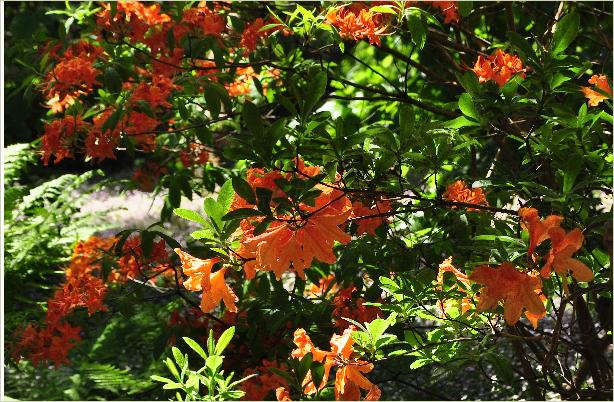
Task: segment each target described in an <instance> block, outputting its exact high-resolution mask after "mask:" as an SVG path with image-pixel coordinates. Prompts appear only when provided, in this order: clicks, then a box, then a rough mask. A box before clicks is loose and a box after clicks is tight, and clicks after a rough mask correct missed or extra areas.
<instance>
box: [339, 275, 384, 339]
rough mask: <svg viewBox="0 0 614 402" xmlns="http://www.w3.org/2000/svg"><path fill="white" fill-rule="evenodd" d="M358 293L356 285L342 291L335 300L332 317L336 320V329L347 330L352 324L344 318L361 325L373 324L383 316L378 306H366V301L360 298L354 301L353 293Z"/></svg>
mask: <svg viewBox="0 0 614 402" xmlns="http://www.w3.org/2000/svg"><path fill="white" fill-rule="evenodd" d="M355 291H356V287H355V286H354V285H352V286H350V287H347V288H345V289H342V290H341V291H339V293H338V294H337V296H335V298H334V299H333V306H335V308H334V309H333V312H332V316H333V318H334V320H335V327H336V328H338V329H341V330H343V329H346V328H348V326H349V325H350V323H349V322H348V321H346V320H344V319H343V318H349V319H352V320H354V321H358V322H360V323H364V322H371V321H373V320H375V319H376V318H378V317H379V316H380V315H382V310H380V308H379V307H377V306H366V305H364V303H365V299H363V298H362V297H358V298H356V299H354V298H353V297H352V293H354V292H355Z"/></svg>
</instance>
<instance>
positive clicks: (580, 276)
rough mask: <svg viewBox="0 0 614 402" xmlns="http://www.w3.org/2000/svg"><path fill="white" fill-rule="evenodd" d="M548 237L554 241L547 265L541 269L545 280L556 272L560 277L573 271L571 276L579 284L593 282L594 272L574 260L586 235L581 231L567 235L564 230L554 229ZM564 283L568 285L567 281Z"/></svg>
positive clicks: (576, 230) (547, 258)
mask: <svg viewBox="0 0 614 402" xmlns="http://www.w3.org/2000/svg"><path fill="white" fill-rule="evenodd" d="M548 236H550V240H551V241H552V247H551V249H550V251H549V252H548V255H547V256H546V264H545V265H544V266H543V267H542V269H541V275H542V276H543V277H544V278H547V277H549V276H550V273H551V272H552V270H554V272H556V273H557V274H559V275H566V274H567V273H568V272H570V271H571V275H572V276H573V277H574V278H575V280H577V281H578V282H589V281H591V280H593V271H591V269H590V268H589V267H587V266H586V265H585V264H584V263H583V262H581V261H579V260H577V259H575V258H572V255H573V254H574V253H576V252H577V251H578V250H580V248H581V247H582V243H583V242H584V235H583V234H582V231H581V230H580V229H573V230H572V231H570V232H567V233H565V230H564V229H562V228H560V227H553V228H551V229H550V230H549V231H548ZM563 283H564V284H565V285H566V284H567V281H564V282H563Z"/></svg>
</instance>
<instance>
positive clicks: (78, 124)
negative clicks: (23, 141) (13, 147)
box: [41, 115, 90, 166]
mask: <svg viewBox="0 0 614 402" xmlns="http://www.w3.org/2000/svg"><path fill="white" fill-rule="evenodd" d="M89 127H90V124H89V123H87V122H84V121H83V120H81V116H80V115H78V116H76V117H73V116H70V115H68V116H64V117H63V118H60V119H57V120H54V121H52V122H51V123H48V124H45V133H44V134H43V136H42V138H41V151H42V159H43V164H44V165H45V166H47V165H48V164H49V159H51V156H52V155H53V156H55V160H54V163H59V162H60V161H61V160H62V159H64V158H73V157H74V155H73V151H72V147H73V144H74V143H76V142H77V139H78V134H79V133H83V132H85V131H87V130H88V129H89Z"/></svg>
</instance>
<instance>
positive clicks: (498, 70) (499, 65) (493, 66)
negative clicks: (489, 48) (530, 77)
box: [473, 49, 526, 87]
mask: <svg viewBox="0 0 614 402" xmlns="http://www.w3.org/2000/svg"><path fill="white" fill-rule="evenodd" d="M473 72H474V73H475V74H476V75H477V76H478V78H479V80H480V82H486V81H491V80H492V81H495V82H496V83H497V85H499V87H502V86H503V85H505V83H506V82H508V81H509V80H510V78H512V76H513V75H515V74H517V73H519V74H520V76H521V77H522V78H525V76H526V74H525V72H526V69H525V68H523V66H522V60H520V59H519V58H518V56H512V55H511V54H508V53H505V52H504V51H503V50H501V49H497V51H496V53H495V54H494V55H492V56H488V57H487V58H484V57H482V56H478V59H477V61H476V62H475V66H473Z"/></svg>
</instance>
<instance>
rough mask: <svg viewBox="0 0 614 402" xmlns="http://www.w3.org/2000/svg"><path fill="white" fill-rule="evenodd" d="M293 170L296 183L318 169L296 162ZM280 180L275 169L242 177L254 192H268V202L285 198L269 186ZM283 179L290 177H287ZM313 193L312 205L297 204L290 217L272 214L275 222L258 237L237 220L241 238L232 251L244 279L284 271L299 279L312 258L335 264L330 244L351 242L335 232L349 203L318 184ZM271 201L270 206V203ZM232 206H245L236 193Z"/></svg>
mask: <svg viewBox="0 0 614 402" xmlns="http://www.w3.org/2000/svg"><path fill="white" fill-rule="evenodd" d="M296 169H297V173H298V174H297V175H295V176H296V177H297V178H301V179H305V178H309V177H314V176H316V175H317V174H319V173H320V168H319V167H317V166H312V167H307V166H305V164H304V162H303V161H302V160H298V161H297V162H296ZM282 177H283V176H282V175H281V174H280V173H279V172H275V171H274V172H269V173H264V174H263V175H262V176H261V175H260V174H259V172H257V171H252V172H250V173H248V183H249V184H250V185H251V186H252V187H253V188H254V189H255V188H257V187H264V188H266V189H268V190H270V191H271V192H272V194H273V195H272V197H271V198H272V200H275V199H276V198H284V197H286V196H285V194H284V193H283V191H282V190H281V189H280V188H279V187H277V185H276V183H275V180H276V179H281V178H282ZM286 177H287V178H291V177H292V176H291V175H290V174H288V175H287V176H286ZM250 180H251V182H250ZM315 189H317V190H319V191H320V192H321V193H320V195H319V196H317V197H316V198H315V200H314V202H313V204H312V205H308V204H306V203H304V202H301V203H300V205H299V208H298V209H296V210H293V211H291V213H290V214H287V213H284V214H282V215H279V216H277V220H276V221H275V222H273V223H271V224H270V225H269V227H268V228H267V230H266V231H265V232H264V233H262V234H259V235H254V233H253V228H254V226H253V225H252V224H251V222H250V220H249V219H247V220H244V221H243V223H242V229H243V238H242V240H241V246H240V247H239V248H238V249H237V250H236V252H237V254H238V255H240V256H241V258H242V259H243V260H244V261H245V263H244V265H243V267H244V270H245V275H246V277H247V278H248V279H250V278H253V277H254V275H255V274H256V271H273V272H274V273H275V276H276V277H277V278H278V279H279V278H281V275H282V274H283V273H284V272H285V271H287V270H289V269H290V267H292V268H293V269H294V270H295V271H296V272H297V273H298V275H299V276H300V277H301V278H303V279H304V278H305V274H304V270H305V269H306V268H309V267H311V265H312V263H313V260H314V259H317V260H319V261H322V262H325V263H328V264H332V263H334V262H335V261H336V260H337V258H336V256H335V254H334V253H333V246H334V243H335V241H338V242H340V243H348V242H349V241H350V240H351V237H350V235H348V234H347V233H345V232H344V231H343V230H341V229H340V228H339V226H340V225H342V224H344V223H345V222H346V220H347V218H348V217H349V216H350V214H351V203H350V201H349V199H348V198H347V197H346V196H345V195H344V193H343V192H342V191H341V190H339V189H337V188H336V187H334V186H324V185H321V184H318V185H316V186H315ZM271 202H272V207H275V206H276V205H275V203H276V201H271ZM233 206H234V207H237V206H239V207H244V208H246V207H250V204H249V203H248V202H247V201H246V200H243V199H241V198H240V196H238V195H237V198H236V199H235V202H234V203H233ZM251 207H253V206H251ZM260 221H262V218H261V219H260Z"/></svg>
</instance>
